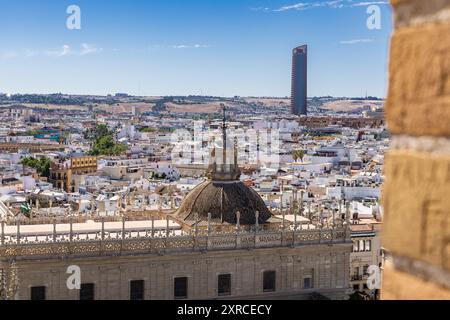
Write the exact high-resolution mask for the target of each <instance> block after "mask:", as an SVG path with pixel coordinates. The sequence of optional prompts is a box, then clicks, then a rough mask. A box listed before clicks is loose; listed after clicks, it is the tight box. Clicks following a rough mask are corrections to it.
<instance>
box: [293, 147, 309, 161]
mask: <svg viewBox="0 0 450 320" xmlns="http://www.w3.org/2000/svg"><path fill="white" fill-rule="evenodd" d="M305 154H306V151H305V150H295V151H294V152H292V157H293V158H294V161H295V162H297V160H298V159H300V160H301V161H302V162H303V158H304V157H305Z"/></svg>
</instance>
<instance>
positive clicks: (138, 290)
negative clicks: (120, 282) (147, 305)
mask: <svg viewBox="0 0 450 320" xmlns="http://www.w3.org/2000/svg"><path fill="white" fill-rule="evenodd" d="M130 300H144V280H132V281H130Z"/></svg>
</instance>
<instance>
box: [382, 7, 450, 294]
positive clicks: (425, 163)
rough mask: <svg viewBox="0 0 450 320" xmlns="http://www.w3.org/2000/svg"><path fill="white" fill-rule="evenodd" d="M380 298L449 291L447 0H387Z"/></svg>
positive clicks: (449, 64)
mask: <svg viewBox="0 0 450 320" xmlns="http://www.w3.org/2000/svg"><path fill="white" fill-rule="evenodd" d="M391 3H392V5H393V7H394V15H395V31H394V34H393V37H392V42H391V51H390V67H389V69H390V72H389V92H388V100H387V106H386V116H387V123H388V126H389V128H390V130H391V132H392V133H393V142H392V148H391V151H390V152H389V153H388V154H387V156H386V168H385V173H386V185H385V186H384V189H383V204H384V208H385V224H384V231H383V237H384V238H383V246H384V247H385V248H386V249H388V250H389V251H390V252H391V253H392V260H390V261H389V262H388V263H387V265H386V270H385V272H384V278H383V290H382V297H383V298H384V299H450V0H426V1H423V0H391Z"/></svg>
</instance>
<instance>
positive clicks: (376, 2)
mask: <svg viewBox="0 0 450 320" xmlns="http://www.w3.org/2000/svg"><path fill="white" fill-rule="evenodd" d="M374 4H389V1H370V2H358V3H354V4H352V7H368V6H371V5H374Z"/></svg>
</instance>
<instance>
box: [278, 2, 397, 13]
mask: <svg viewBox="0 0 450 320" xmlns="http://www.w3.org/2000/svg"><path fill="white" fill-rule="evenodd" d="M374 4H375V5H384V4H389V1H366V2H354V0H333V1H318V2H317V1H316V2H299V3H296V4H291V5H284V6H282V7H280V8H278V9H274V10H272V11H276V12H283V11H289V10H307V9H314V8H331V9H341V8H349V7H362V6H370V5H374Z"/></svg>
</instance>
